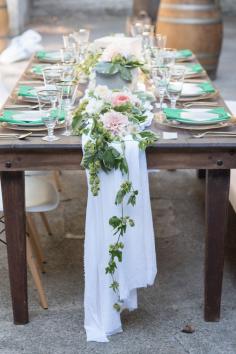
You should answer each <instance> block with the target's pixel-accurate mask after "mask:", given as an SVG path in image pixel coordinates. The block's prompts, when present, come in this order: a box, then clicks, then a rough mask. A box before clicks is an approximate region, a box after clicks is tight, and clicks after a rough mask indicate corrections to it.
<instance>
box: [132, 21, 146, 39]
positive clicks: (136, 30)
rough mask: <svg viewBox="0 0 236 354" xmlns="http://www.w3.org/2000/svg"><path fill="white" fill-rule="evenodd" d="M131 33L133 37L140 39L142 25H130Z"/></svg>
mask: <svg viewBox="0 0 236 354" xmlns="http://www.w3.org/2000/svg"><path fill="white" fill-rule="evenodd" d="M131 32H132V36H133V37H141V36H142V34H143V23H142V22H135V23H134V24H133V25H132V28H131Z"/></svg>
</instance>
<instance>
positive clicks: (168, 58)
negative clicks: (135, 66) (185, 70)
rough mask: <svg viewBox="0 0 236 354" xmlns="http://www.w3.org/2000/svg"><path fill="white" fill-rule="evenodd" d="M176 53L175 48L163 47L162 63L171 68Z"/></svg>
mask: <svg viewBox="0 0 236 354" xmlns="http://www.w3.org/2000/svg"><path fill="white" fill-rule="evenodd" d="M176 53H177V52H176V49H173V48H165V50H163V51H161V53H160V55H161V56H162V61H163V65H164V66H168V67H169V68H172V67H173V66H174V65H175V60H176Z"/></svg>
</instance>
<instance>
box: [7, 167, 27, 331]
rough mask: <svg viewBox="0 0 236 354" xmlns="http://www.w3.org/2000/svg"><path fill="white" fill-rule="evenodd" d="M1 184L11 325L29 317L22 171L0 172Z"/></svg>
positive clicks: (23, 321) (25, 321) (23, 322)
mask: <svg viewBox="0 0 236 354" xmlns="http://www.w3.org/2000/svg"><path fill="white" fill-rule="evenodd" d="M1 184H2V197H3V208H4V218H5V231H6V240H7V253H8V267H9V278H10V287H11V296H12V308H13V316H14V323H15V324H25V323H27V322H28V321H29V319H28V318H29V316H28V298H27V263H26V230H25V185H24V172H14V171H12V172H2V173H1Z"/></svg>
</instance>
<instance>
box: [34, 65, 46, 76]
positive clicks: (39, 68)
mask: <svg viewBox="0 0 236 354" xmlns="http://www.w3.org/2000/svg"><path fill="white" fill-rule="evenodd" d="M43 68H45V65H44V64H37V65H33V66H32V69H31V71H32V72H33V73H34V74H37V75H42V74H43Z"/></svg>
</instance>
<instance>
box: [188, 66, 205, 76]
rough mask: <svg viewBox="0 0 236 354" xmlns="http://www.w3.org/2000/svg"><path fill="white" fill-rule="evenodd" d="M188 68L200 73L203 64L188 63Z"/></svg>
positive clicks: (192, 71)
mask: <svg viewBox="0 0 236 354" xmlns="http://www.w3.org/2000/svg"><path fill="white" fill-rule="evenodd" d="M186 68H187V69H188V70H189V71H190V72H191V73H194V74H199V73H201V72H202V71H203V67H202V66H201V64H186Z"/></svg>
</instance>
